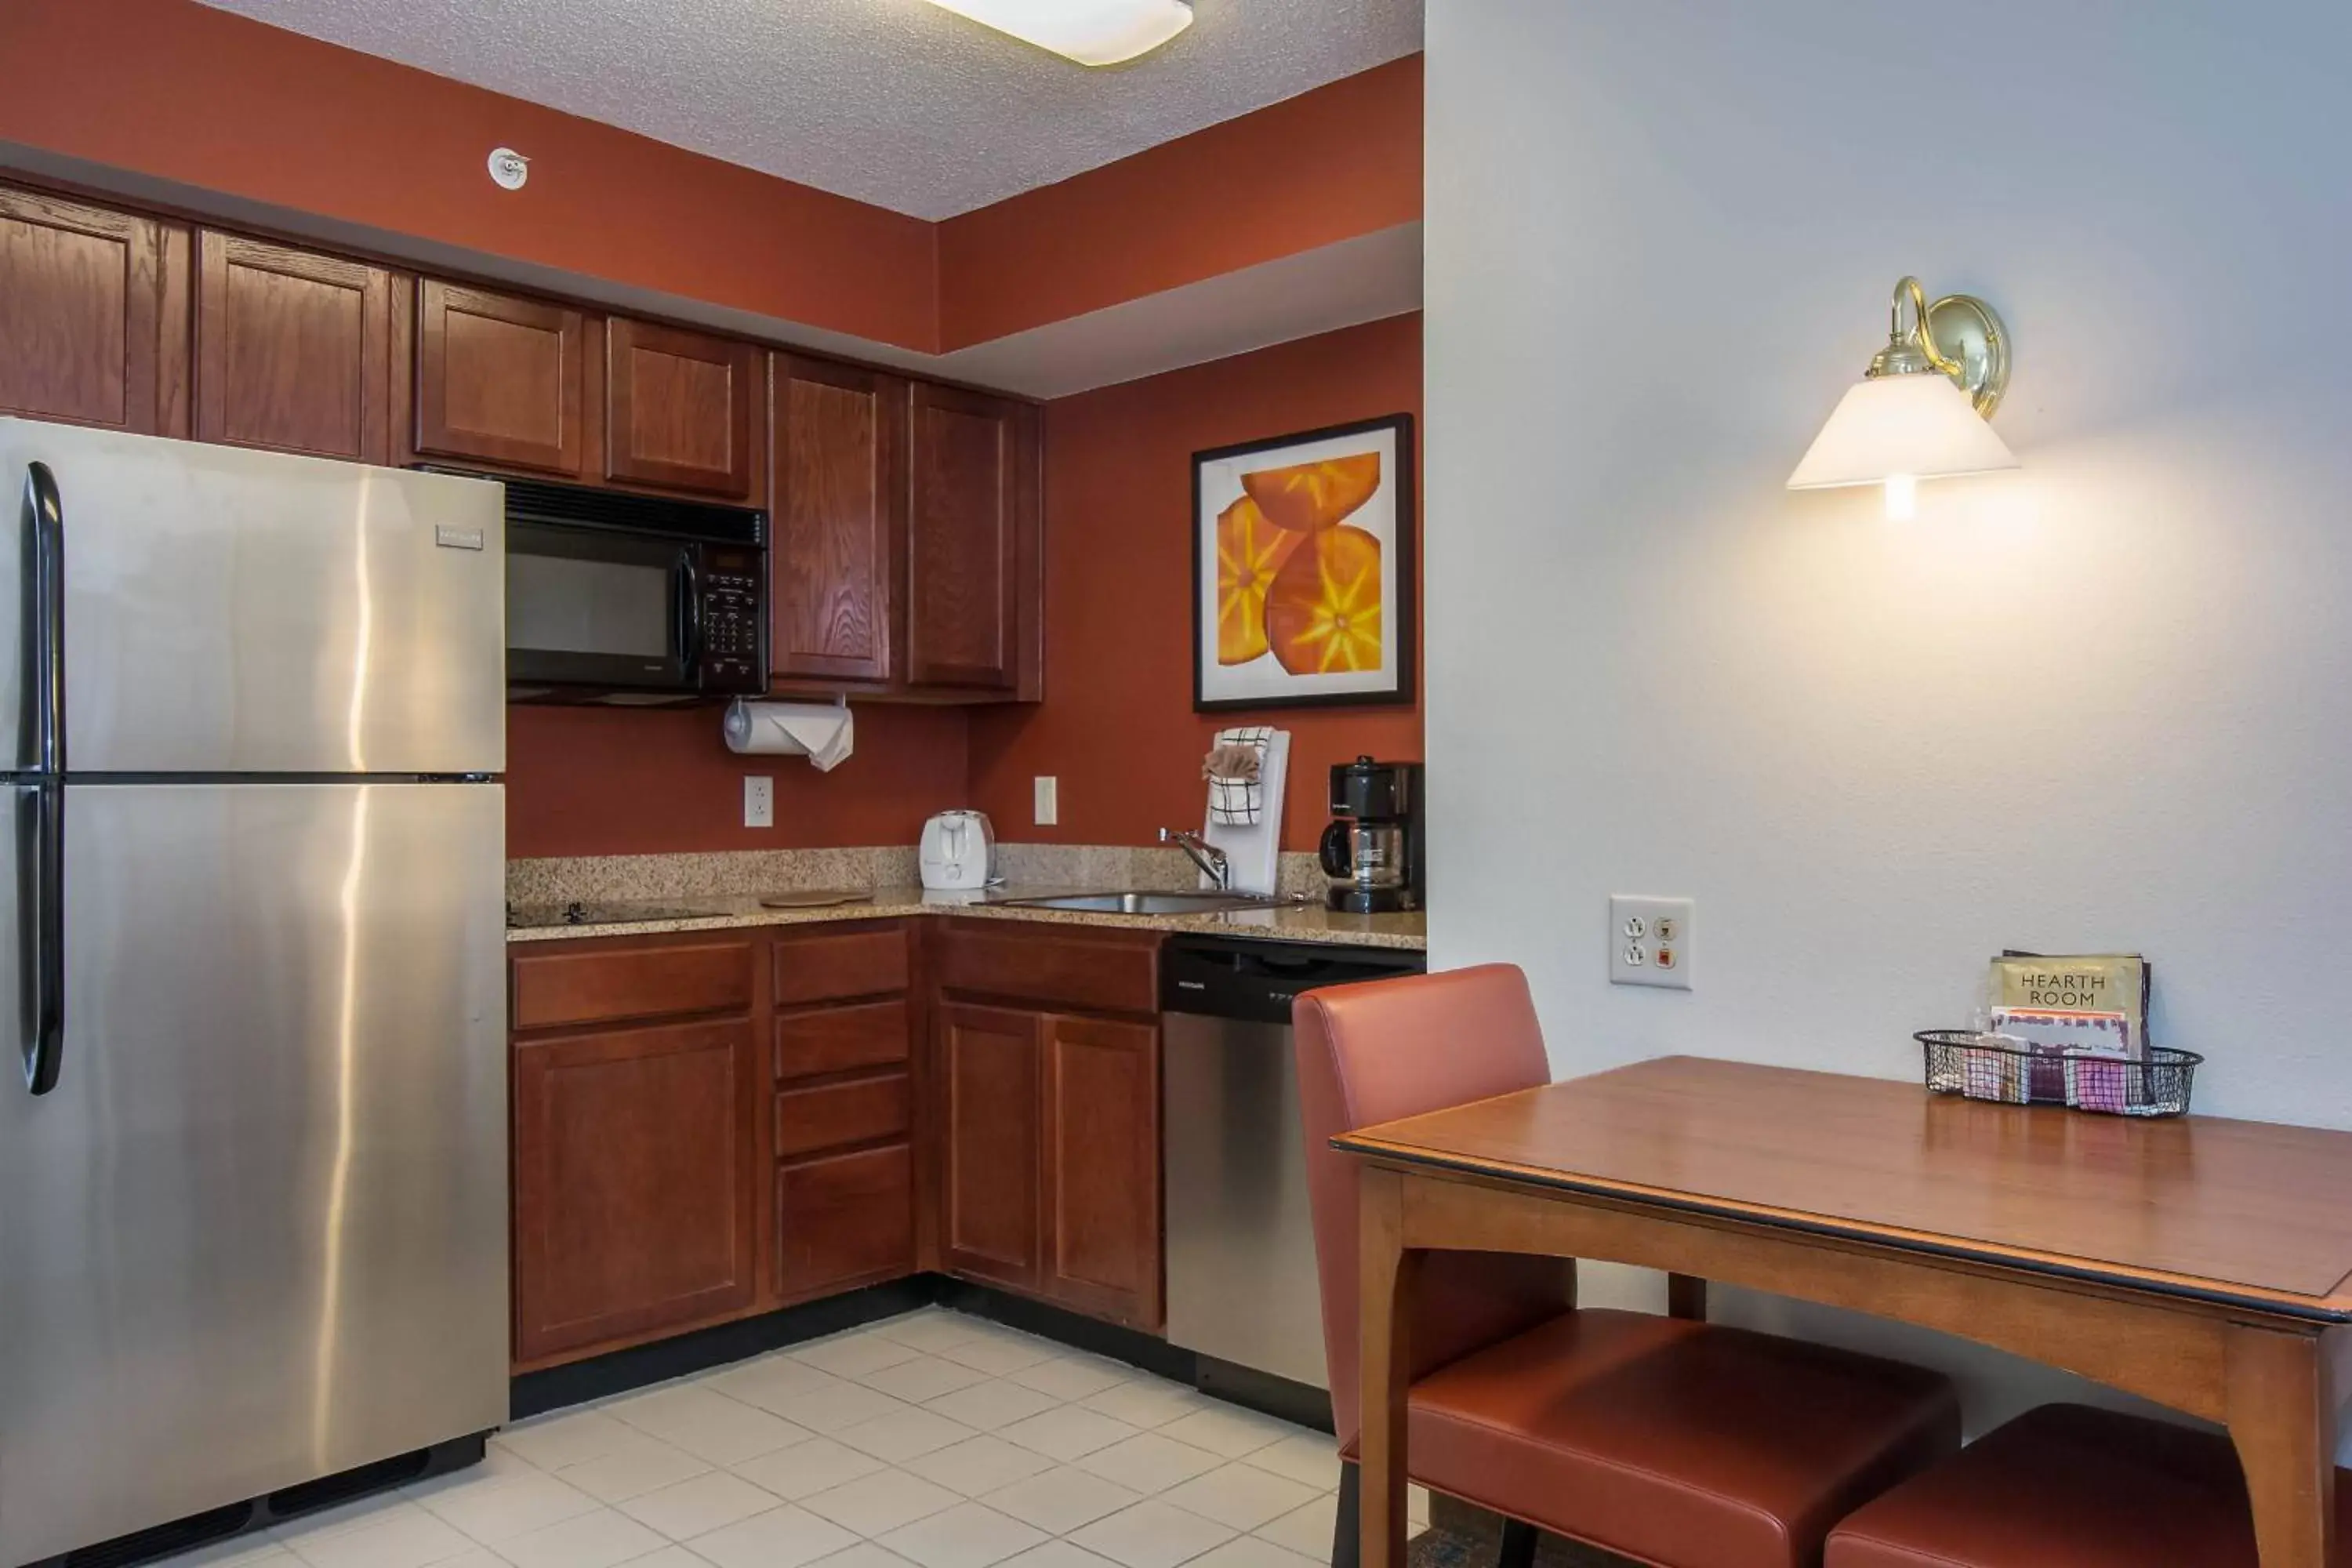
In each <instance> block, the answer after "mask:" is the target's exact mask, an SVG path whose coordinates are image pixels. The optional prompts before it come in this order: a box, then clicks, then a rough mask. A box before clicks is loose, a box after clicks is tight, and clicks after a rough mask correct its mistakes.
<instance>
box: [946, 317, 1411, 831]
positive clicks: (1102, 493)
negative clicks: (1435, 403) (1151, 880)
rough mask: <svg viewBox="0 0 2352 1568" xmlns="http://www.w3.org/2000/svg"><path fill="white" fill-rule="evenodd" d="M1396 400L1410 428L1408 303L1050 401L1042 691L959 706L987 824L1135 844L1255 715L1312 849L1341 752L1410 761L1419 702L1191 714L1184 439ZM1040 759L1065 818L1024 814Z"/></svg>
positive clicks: (1315, 419) (1195, 788)
mask: <svg viewBox="0 0 2352 1568" xmlns="http://www.w3.org/2000/svg"><path fill="white" fill-rule="evenodd" d="M1399 412H1403V413H1409V414H1412V416H1414V419H1415V429H1416V432H1417V431H1418V428H1419V418H1420V414H1421V317H1420V316H1419V315H1417V314H1416V315H1411V316H1400V317H1397V318H1395V319H1394V320H1391V321H1375V322H1372V323H1371V324H1370V325H1368V326H1361V327H1350V328H1349V329H1347V330H1345V331H1337V332H1328V333H1325V334H1324V335H1322V336H1320V337H1314V338H1307V339H1302V340H1300V341H1299V342H1291V343H1284V344H1281V345H1280V346H1278V347H1275V348H1270V349H1261V350H1259V351H1258V352H1257V353H1249V354H1243V355H1239V356H1237V357H1235V358H1233V359H1228V360H1220V361H1217V362H1215V363H1211V364H1205V365H1197V366H1194V367H1192V368H1191V369H1188V370H1180V371H1174V372H1171V373H1170V374H1166V375H1157V376H1152V377H1150V378H1149V379H1147V380H1143V381H1137V382H1129V383H1128V384H1126V385H1123V386H1113V387H1107V388H1104V389H1102V390H1100V391H1097V392H1089V393H1084V394H1081V395H1078V396H1076V397H1066V398H1063V399H1061V400H1060V401H1058V402H1055V403H1052V404H1049V405H1046V410H1045V507H1046V526H1045V533H1046V548H1047V552H1048V554H1047V563H1046V645H1045V648H1046V660H1047V665H1046V679H1045V690H1046V698H1045V702H1044V703H1043V704H1042V705H1040V706H1039V707H1037V708H1034V709H993V710H985V709H984V710H976V711H975V712H974V713H973V714H972V718H971V781H972V791H971V793H972V795H973V798H974V802H975V804H977V805H979V807H980V808H981V809H982V810H983V811H985V812H987V813H988V814H989V815H990V816H991V817H992V818H993V819H994V821H995V824H996V828H997V831H998V833H999V834H1001V835H1003V837H1007V838H1011V839H1023V840H1034V841H1045V842H1062V843H1072V844H1141V843H1146V842H1149V841H1150V838H1151V836H1152V834H1153V832H1154V830H1156V829H1158V828H1160V827H1161V826H1190V825H1197V824H1198V823H1199V822H1200V820H1201V817H1202V811H1203V805H1202V803H1203V795H1202V788H1203V786H1202V784H1201V782H1200V763H1201V758H1202V754H1203V753H1204V752H1206V751H1207V750H1208V746H1209V739H1210V737H1211V736H1212V735H1213V733H1214V732H1215V731H1217V730H1218V729H1220V728H1221V727H1223V726H1226V725H1230V724H1234V723H1237V722H1244V721H1248V722H1265V723H1275V724H1279V725H1281V726H1282V727H1284V728H1286V729H1287V730H1289V731H1290V732H1291V761H1290V769H1291V771H1290V784H1289V791H1288V795H1289V798H1288V803H1287V806H1286V810H1285V813H1284V825H1283V843H1284V847H1286V848H1289V849H1310V848H1312V847H1314V844H1315V837H1316V835H1317V834H1318V833H1319V832H1321V830H1322V827H1323V824H1324V823H1325V822H1326V821H1327V820H1328V811H1327V809H1326V807H1327V804H1328V803H1327V800H1326V796H1325V785H1326V784H1327V783H1328V769H1329V767H1330V765H1331V764H1332V763H1335V762H1346V761H1349V760H1350V759H1352V758H1354V757H1355V756H1356V755H1357V754H1358V753H1360V752H1370V753H1371V754H1372V755H1374V756H1377V757H1381V758H1382V759H1384V760H1402V761H1411V760H1413V759H1416V758H1418V757H1420V756H1421V754H1422V749H1421V748H1422V721H1421V709H1420V707H1419V706H1418V705H1417V704H1415V705H1412V706H1401V707H1384V708H1356V709H1331V710H1266V711H1265V713H1263V714H1260V715H1235V714H1215V715H1209V714H1197V713H1194V712H1193V711H1192V662H1191V661H1192V599H1191V596H1192V556H1191V553H1190V552H1191V550H1192V454H1193V453H1194V452H1196V451H1199V450H1202V449H1204V448H1206V447H1219V446H1225V445H1230V444H1232V443H1234V442H1240V441H1249V440H1255V439H1257V438H1259V437H1268V436H1280V435H1283V434H1285V433H1286V432H1289V431H1293V430H1307V429H1312V428H1315V427H1317V426H1325V425H1337V424H1341V423H1344V422H1346V421H1349V420H1355V419H1370V418H1375V417H1377V416H1381V415H1383V414H1395V413H1399ZM1418 460H1419V459H1418V454H1416V458H1415V461H1416V464H1418ZM1417 488H1418V487H1416V489H1417ZM1039 773H1052V774H1054V775H1055V776H1056V777H1058V778H1059V779H1060V780H1061V803H1060V804H1061V811H1060V816H1061V823H1060V826H1055V827H1036V826H1031V819H1032V816H1033V812H1032V809H1031V807H1032V798H1033V797H1032V786H1031V780H1032V778H1033V777H1034V775H1036V774H1039Z"/></svg>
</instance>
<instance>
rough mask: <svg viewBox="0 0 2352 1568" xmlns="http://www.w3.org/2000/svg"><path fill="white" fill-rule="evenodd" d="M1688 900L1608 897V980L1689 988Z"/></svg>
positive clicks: (1621, 982) (1690, 918)
mask: <svg viewBox="0 0 2352 1568" xmlns="http://www.w3.org/2000/svg"><path fill="white" fill-rule="evenodd" d="M1692 908H1693V906H1692V901H1691V900H1688V899H1646V898H1639V897H1636V896H1634V895H1633V894H1630V893H1612V894H1611V895H1610V898H1609V984H1612V985H1654V986H1658V987H1661V988H1663V989H1664V990H1668V991H1687V990H1689V989H1690V988H1691V952H1692V943H1691V935H1692V930H1691V928H1692V925H1693V921H1692Z"/></svg>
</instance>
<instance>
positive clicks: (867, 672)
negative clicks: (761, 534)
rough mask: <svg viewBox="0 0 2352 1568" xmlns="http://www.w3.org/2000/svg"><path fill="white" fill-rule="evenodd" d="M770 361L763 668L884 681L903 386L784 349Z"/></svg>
mask: <svg viewBox="0 0 2352 1568" xmlns="http://www.w3.org/2000/svg"><path fill="white" fill-rule="evenodd" d="M773 366H774V369H773V376H772V387H771V394H772V397H773V399H774V407H773V418H774V422H775V431H774V433H775V440H774V463H775V473H774V478H773V495H774V501H773V506H772V514H773V515H772V524H771V529H770V535H769V540H770V542H769V571H770V574H771V581H772V584H773V592H772V595H771V596H770V597H771V602H772V605H773V626H772V630H771V632H770V635H769V638H768V648H769V668H770V669H771V670H772V672H773V673H775V674H777V675H780V676H800V677H804V678H813V679H820V680H825V679H832V680H875V681H879V680H887V679H889V677H890V673H891V671H890V644H891V640H892V637H891V634H892V620H893V615H894V611H895V608H896V601H897V595H895V594H894V593H893V592H892V584H893V582H894V580H895V578H896V570H895V568H896V565H897V562H898V556H899V553H900V544H899V542H900V540H901V539H902V538H903V537H904V534H905V529H906V483H905V474H906V462H907V391H906V383H905V382H903V381H900V380H899V379H898V378H897V377H896V376H889V375H884V374H881V373H879V372H877V371H868V370H858V369H855V368H853V367H851V366H848V365H837V364H827V363H824V362H823V361H819V360H806V359H800V358H797V357H795V356H793V355H791V354H777V355H776V356H774V361H773Z"/></svg>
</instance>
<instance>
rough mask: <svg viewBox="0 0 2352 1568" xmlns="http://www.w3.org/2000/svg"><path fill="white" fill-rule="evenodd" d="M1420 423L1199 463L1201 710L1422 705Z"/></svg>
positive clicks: (1196, 574)
mask: <svg viewBox="0 0 2352 1568" xmlns="http://www.w3.org/2000/svg"><path fill="white" fill-rule="evenodd" d="M1413 456H1414V454H1413V418H1412V415H1410V414H1391V415H1386V416H1382V417H1381V418H1377V419H1365V420H1359V421H1357V422H1355V423H1352V424H1347V425H1331V426H1324V427H1322V428H1320V429H1315V430H1302V431H1298V432H1297V433H1295V434H1291V435H1286V436H1276V437H1268V438H1266V439H1264V440H1258V441H1244V442H1241V443H1239V444H1237V445H1234V446H1230V447H1212V448H1210V449H1209V450H1207V451H1202V452H1195V453H1193V454H1192V708H1193V710H1194V711H1195V712H1201V713H1219V712H1233V711H1238V710H1265V709H1277V708H1339V707H1369V706H1380V707H1396V706H1402V705H1405V704H1409V703H1411V702H1412V700H1414V693H1415V679H1416V669H1415V653H1416V649H1415V643H1414V635H1413V634H1414V630H1415V627H1414V622H1415V620H1416V618H1417V615H1418V610H1419V595H1418V593H1417V588H1418V582H1417V580H1416V578H1415V576H1414V571H1415V565H1416V562H1415V553H1416V552H1415V550H1414V545H1415V543H1416V540H1415V537H1414V536H1415V534H1416V532H1417V525H1418V521H1419V514H1418V511H1417V510H1416V506H1415V499H1414V483H1413V481H1414V474H1413Z"/></svg>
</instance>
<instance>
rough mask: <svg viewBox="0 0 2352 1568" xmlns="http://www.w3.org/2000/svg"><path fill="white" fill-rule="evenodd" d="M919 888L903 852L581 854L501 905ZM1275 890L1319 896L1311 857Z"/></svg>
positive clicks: (1319, 875) (1156, 854) (1110, 884)
mask: <svg viewBox="0 0 2352 1568" xmlns="http://www.w3.org/2000/svg"><path fill="white" fill-rule="evenodd" d="M996 869H997V873H998V875H999V876H1001V877H1002V878H1003V879H1004V880H1005V882H1006V883H1008V884H1010V885H1012V886H1014V887H1022V888H1055V889H1099V890H1104V891H1108V890H1111V889H1130V888H1139V889H1180V888H1191V887H1194V886H1197V885H1198V883H1199V881H1200V873H1199V872H1197V871H1196V870H1194V869H1193V868H1192V862H1191V861H1189V860H1187V859H1186V858H1184V854H1183V851H1181V850H1179V849H1163V848H1158V847H1154V848H1149V849H1134V848H1124V847H1118V846H1112V845H1092V844H1000V845H998V846H997V847H996ZM921 880H922V877H921V875H920V873H919V871H918V870H917V868H916V865H915V851H914V850H913V848H911V847H906V846H890V847H879V848H866V849H739V850H717V851H712V852H709V853H705V854H682V855H583V856H575V857H563V858H547V859H533V860H509V861H508V862H507V898H508V899H509V900H511V901H512V902H515V903H566V902H569V901H571V900H575V899H579V900H589V899H646V900H663V899H683V898H693V897H697V896H700V897H711V896H715V895H720V894H746V893H769V892H785V891H788V890H792V889H807V888H908V887H913V886H915V885H916V884H917V883H919V882H920V881H921ZM1279 882H1280V889H1281V890H1282V891H1283V892H1284V893H1286V894H1290V895H1294V896H1306V895H1309V894H1314V893H1319V892H1320V891H1322V889H1323V888H1324V886H1325V880H1324V876H1323V870H1322V868H1321V867H1320V866H1319V865H1318V864H1317V862H1316V858H1315V857H1314V856H1312V855H1304V854H1286V855H1285V856H1283V858H1282V867H1281V874H1280V879H1279Z"/></svg>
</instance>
